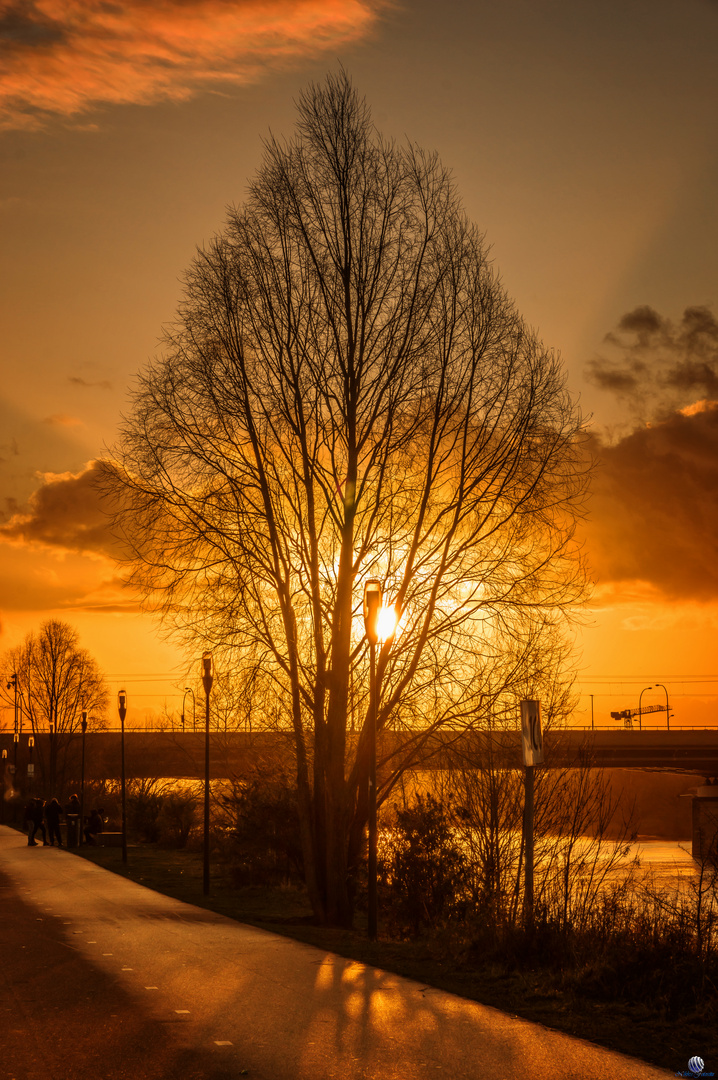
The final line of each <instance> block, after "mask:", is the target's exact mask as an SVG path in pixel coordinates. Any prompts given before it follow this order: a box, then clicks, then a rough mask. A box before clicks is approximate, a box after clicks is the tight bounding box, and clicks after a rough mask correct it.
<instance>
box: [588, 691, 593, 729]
mask: <svg viewBox="0 0 718 1080" xmlns="http://www.w3.org/2000/svg"><path fill="white" fill-rule="evenodd" d="M588 696H589V697H590V699H591V731H593V694H589V695H588Z"/></svg>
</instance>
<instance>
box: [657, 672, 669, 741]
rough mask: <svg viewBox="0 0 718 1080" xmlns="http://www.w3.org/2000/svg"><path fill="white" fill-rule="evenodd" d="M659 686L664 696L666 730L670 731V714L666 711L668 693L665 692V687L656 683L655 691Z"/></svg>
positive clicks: (660, 683)
mask: <svg viewBox="0 0 718 1080" xmlns="http://www.w3.org/2000/svg"><path fill="white" fill-rule="evenodd" d="M659 686H660V688H661V689H662V690H663V692H664V693H665V695H666V730H667V731H670V730H671V714H670V712H669V711H668V691H667V690H666V688H665V686H664V685H663V683H662V682H657V683H656V690H657V689H658V687H659Z"/></svg>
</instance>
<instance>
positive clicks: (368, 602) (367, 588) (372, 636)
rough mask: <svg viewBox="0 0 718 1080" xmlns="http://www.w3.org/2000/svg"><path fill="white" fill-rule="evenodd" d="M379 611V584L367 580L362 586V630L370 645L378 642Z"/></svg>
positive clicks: (375, 581)
mask: <svg viewBox="0 0 718 1080" xmlns="http://www.w3.org/2000/svg"><path fill="white" fill-rule="evenodd" d="M380 609H381V582H380V581H379V580H378V579H377V578H369V580H368V581H367V582H365V584H364V629H365V631H366V636H367V640H368V642H369V644H370V645H376V643H377V641H378V640H379V625H378V623H379V611H380Z"/></svg>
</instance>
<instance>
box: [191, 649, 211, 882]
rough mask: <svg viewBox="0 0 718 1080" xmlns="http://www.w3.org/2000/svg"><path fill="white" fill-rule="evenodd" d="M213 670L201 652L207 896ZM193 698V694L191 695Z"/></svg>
mask: <svg viewBox="0 0 718 1080" xmlns="http://www.w3.org/2000/svg"><path fill="white" fill-rule="evenodd" d="M213 677H214V671H213V667H212V654H211V653H209V652H206V653H203V654H202V685H203V686H204V702H205V712H204V843H203V857H202V892H203V893H204V895H205V896H209V694H210V690H211V689H212V680H213ZM193 698H194V695H193Z"/></svg>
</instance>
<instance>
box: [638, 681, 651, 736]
mask: <svg viewBox="0 0 718 1080" xmlns="http://www.w3.org/2000/svg"><path fill="white" fill-rule="evenodd" d="M652 689H653V687H652V686H644V687H643V689H642V690H641V692H640V694H639V695H638V730H639V731H643V712H642V711H641V698H642V697H643V695H644V694H645V692H646V690H652Z"/></svg>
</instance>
